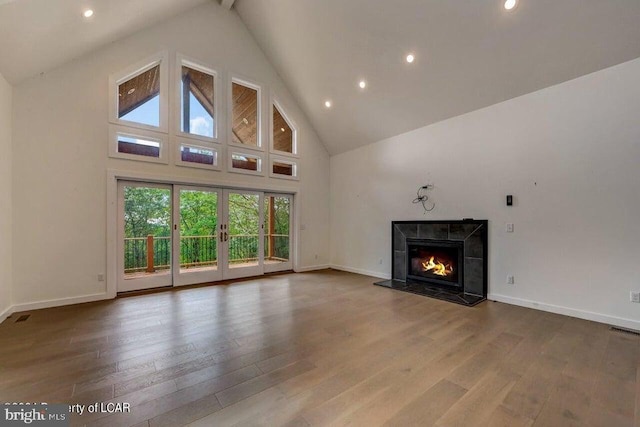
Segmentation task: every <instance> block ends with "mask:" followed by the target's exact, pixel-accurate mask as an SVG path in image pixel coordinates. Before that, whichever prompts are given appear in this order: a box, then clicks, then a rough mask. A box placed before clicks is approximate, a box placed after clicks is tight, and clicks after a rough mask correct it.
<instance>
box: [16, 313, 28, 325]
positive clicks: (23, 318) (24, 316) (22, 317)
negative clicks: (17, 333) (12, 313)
mask: <svg viewBox="0 0 640 427" xmlns="http://www.w3.org/2000/svg"><path fill="white" fill-rule="evenodd" d="M29 316H31V315H30V314H23V315H22V316H20V317H18V320H16V323H18V322H25V321H26V320H27V319H28V318H29Z"/></svg>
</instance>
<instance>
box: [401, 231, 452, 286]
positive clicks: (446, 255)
mask: <svg viewBox="0 0 640 427" xmlns="http://www.w3.org/2000/svg"><path fill="white" fill-rule="evenodd" d="M407 254H408V255H409V256H408V257H407V264H408V265H407V278H410V279H413V280H419V281H423V282H430V283H432V284H437V285H446V286H462V284H463V281H462V268H463V265H464V264H463V262H462V259H463V242H456V241H439V240H430V239H424V240H421V239H407Z"/></svg>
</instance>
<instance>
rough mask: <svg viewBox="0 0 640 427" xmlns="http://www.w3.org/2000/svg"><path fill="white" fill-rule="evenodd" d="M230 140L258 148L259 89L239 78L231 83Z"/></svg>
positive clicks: (259, 142) (259, 143)
mask: <svg viewBox="0 0 640 427" xmlns="http://www.w3.org/2000/svg"><path fill="white" fill-rule="evenodd" d="M231 97H232V114H231V133H232V137H231V141H232V142H233V143H234V144H241V145H246V146H248V147H251V148H260V145H261V141H260V89H259V87H257V86H255V85H251V84H249V83H246V82H241V81H239V80H235V79H234V80H233V81H232V83H231Z"/></svg>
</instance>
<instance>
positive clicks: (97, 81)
mask: <svg viewBox="0 0 640 427" xmlns="http://www.w3.org/2000/svg"><path fill="white" fill-rule="evenodd" d="M161 50H169V52H170V54H171V55H174V54H175V52H179V53H181V54H184V55H187V56H189V57H193V58H195V59H199V60H201V61H204V62H206V63H207V64H211V65H212V66H215V67H217V69H218V70H221V71H222V72H223V73H227V72H231V71H233V72H235V73H240V74H241V75H244V76H246V77H248V78H251V79H253V80H256V81H258V82H261V83H263V84H264V85H266V86H268V87H269V88H270V89H271V90H272V91H273V92H274V93H275V94H276V95H277V96H278V97H279V99H280V100H281V101H282V103H283V104H284V106H285V108H287V109H288V113H290V114H291V116H292V118H293V119H294V120H295V121H296V122H297V124H298V126H299V127H300V144H301V148H300V151H301V155H302V159H301V160H300V166H301V167H300V174H301V179H300V182H299V183H298V184H294V183H292V182H289V181H283V180H277V179H269V178H259V177H254V176H246V175H239V174H231V173H224V172H212V171H206V170H197V169H191V168H182V167H175V166H173V165H169V166H167V165H158V164H152V163H143V162H135V161H128V160H120V159H109V158H107V152H108V149H107V143H108V123H107V121H108V114H107V113H108V79H109V75H110V74H112V73H116V72H119V71H121V70H123V69H126V68H127V67H129V66H130V65H131V64H134V63H136V62H138V61H140V60H142V59H144V58H145V57H147V56H149V55H153V54H155V53H157V52H159V51H161ZM221 87H222V88H224V89H226V87H225V86H224V85H222V86H221ZM172 88H173V86H172ZM173 95H174V93H173V90H172V92H171V96H173ZM265 95H266V94H265ZM222 105H224V104H222ZM172 123H173V122H172ZM172 154H173V153H172ZM13 166H14V174H13V180H14V181H13V182H14V211H13V212H14V237H15V238H14V242H15V244H14V247H13V253H14V263H13V267H14V279H13V281H14V292H13V300H14V304H17V305H18V306H20V305H22V306H23V307H24V306H25V305H24V304H27V305H26V306H27V307H29V306H33V305H32V303H37V302H41V301H48V300H55V301H54V302H57V303H60V302H61V299H65V298H74V300H75V298H77V297H83V296H87V295H93V294H101V293H104V292H105V283H104V282H98V281H97V274H98V273H105V271H106V239H107V236H106V221H107V218H106V212H107V207H106V203H107V195H106V191H107V190H106V188H107V183H106V180H107V169H118V170H128V171H133V172H142V173H149V174H158V175H170V176H174V177H178V178H180V179H182V180H185V179H186V180H189V179H193V180H206V181H207V182H210V183H211V184H225V183H228V182H231V181H233V182H235V183H241V184H243V185H246V186H247V187H251V186H259V187H263V188H264V187H271V186H274V185H278V186H289V187H293V188H298V189H299V191H300V206H301V209H300V224H304V225H305V226H306V230H305V231H301V232H300V247H301V253H300V258H299V266H300V267H311V266H314V265H322V264H328V248H329V238H328V235H329V208H328V200H329V193H328V192H329V172H328V171H329V156H328V154H327V152H326V150H325V148H324V147H323V145H322V144H321V143H320V141H319V139H318V138H317V136H316V134H315V132H314V131H313V129H312V128H311V126H310V125H309V123H308V121H307V120H306V118H305V117H304V114H303V113H302V112H301V111H300V109H299V108H298V107H297V105H296V103H295V102H294V101H293V99H292V97H291V96H290V94H289V92H288V91H287V90H286V88H285V87H284V84H283V82H282V81H281V80H280V78H279V77H278V75H277V74H276V72H275V71H274V70H273V68H272V67H271V66H270V64H269V63H268V61H267V60H266V58H265V57H264V55H263V53H262V51H261V50H260V49H259V48H258V46H257V45H256V43H255V41H254V40H253V38H252V37H251V35H250V34H249V32H248V31H247V29H246V27H245V26H244V25H243V24H242V22H241V21H240V19H239V18H238V16H237V15H236V13H235V12H233V11H232V12H229V11H227V10H225V9H224V8H222V7H221V6H219V5H218V4H217V2H210V3H208V4H205V5H203V6H200V7H198V8H196V9H193V10H191V11H189V12H187V13H185V14H183V15H180V16H177V17H175V18H172V19H171V20H169V21H167V22H164V23H162V24H159V25H156V26H154V27H151V28H148V29H146V30H143V31H141V32H139V33H137V34H136V35H134V36H132V37H130V38H127V39H124V40H121V41H118V42H116V43H113V44H111V45H109V46H108V47H106V48H104V49H101V50H99V51H96V52H94V53H92V54H90V55H87V56H84V57H82V58H80V59H78V60H76V61H73V62H71V63H68V64H66V65H65V66H63V67H61V68H58V69H56V70H54V71H52V72H49V73H46V74H43V75H42V76H40V77H35V78H32V79H29V80H27V81H25V82H23V83H21V84H20V85H18V86H17V87H15V88H14V164H13ZM316 254H317V258H316ZM69 301H71V300H68V301H67V302H69Z"/></svg>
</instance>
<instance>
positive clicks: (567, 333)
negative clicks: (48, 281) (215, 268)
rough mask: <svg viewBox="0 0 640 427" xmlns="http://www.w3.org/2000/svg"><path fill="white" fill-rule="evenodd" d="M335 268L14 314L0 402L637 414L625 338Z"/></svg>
mask: <svg viewBox="0 0 640 427" xmlns="http://www.w3.org/2000/svg"><path fill="white" fill-rule="evenodd" d="M373 281H374V279H372V278H371V277H366V276H361V275H356V274H350V273H343V272H337V271H331V270H327V271H321V272H312V273H303V274H286V275H276V276H267V277H260V278H256V279H251V280H248V281H241V282H237V283H234V284H225V285H216V286H205V287H193V288H183V289H179V290H172V291H165V292H158V293H152V294H144V295H137V296H129V297H121V298H118V299H116V300H112V301H103V302H98V303H90V304H82V305H76V306H68V307H60V308H54V309H47V310H38V311H33V312H31V313H30V317H29V319H28V320H27V321H24V322H16V319H17V318H18V317H19V316H20V314H23V313H16V314H14V315H13V316H12V317H11V318H9V319H7V320H6V321H5V322H3V323H2V324H1V325H0V401H4V402H16V401H18V402H20V401H21V402H41V401H44V402H49V403H70V404H73V403H81V404H90V403H93V402H128V403H130V404H131V407H132V409H131V412H130V413H118V414H112V415H110V414H100V413H85V414H83V415H82V416H77V415H74V416H73V418H72V425H78V426H79V425H89V426H149V427H150V426H154V427H155V426H181V425H187V424H188V425H192V426H231V425H269V426H280V425H282V426H285V425H286V426H324V425H361V426H375V425H386V426H411V425H421V426H430V425H434V426H473V425H487V426H571V425H573V426H607V427H611V426H632V425H636V426H637V425H640V380H639V378H638V376H639V375H640V370H639V369H638V367H639V366H640V365H639V364H640V337H638V336H635V335H630V334H625V333H620V332H615V331H611V330H609V329H608V327H607V326H606V325H602V324H598V323H593V322H587V321H583V320H578V319H573V318H569V317H564V316H560V315H555V314H551V313H545V312H541V311H535V310H529V309H525V308H521V307H515V306H510V305H506V304H501V303H494V302H485V303H482V304H480V305H479V306H476V307H473V308H469V307H462V306H458V305H455V304H451V303H447V302H443V301H438V300H434V299H430V298H426V297H421V296H417V295H412V294H408V293H403V292H399V291H394V290H391V289H385V288H382V287H378V286H373V285H372V282H373Z"/></svg>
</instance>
